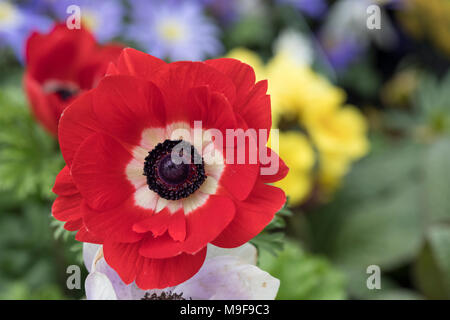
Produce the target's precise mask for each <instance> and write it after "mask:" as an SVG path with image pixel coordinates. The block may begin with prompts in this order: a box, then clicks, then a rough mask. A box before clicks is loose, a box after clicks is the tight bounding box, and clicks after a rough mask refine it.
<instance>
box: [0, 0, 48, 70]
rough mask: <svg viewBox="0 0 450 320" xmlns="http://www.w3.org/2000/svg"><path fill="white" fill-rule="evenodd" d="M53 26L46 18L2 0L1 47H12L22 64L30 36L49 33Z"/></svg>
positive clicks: (0, 12)
mask: <svg viewBox="0 0 450 320" xmlns="http://www.w3.org/2000/svg"><path fill="white" fill-rule="evenodd" d="M51 24H52V22H51V20H50V19H48V18H46V17H44V16H41V15H38V14H35V13H33V12H31V11H30V10H28V9H27V8H24V7H20V6H18V5H16V4H13V3H12V2H11V1H5V0H0V46H2V47H10V48H11V49H12V50H13V52H14V54H15V55H16V56H17V58H18V59H19V60H20V61H21V62H23V61H24V55H25V42H26V40H27V38H28V36H29V35H30V34H31V33H32V32H33V31H40V32H45V31H47V30H48V29H50V26H51Z"/></svg>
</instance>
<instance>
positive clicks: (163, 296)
mask: <svg viewBox="0 0 450 320" xmlns="http://www.w3.org/2000/svg"><path fill="white" fill-rule="evenodd" d="M141 300H186V299H185V298H183V293H180V294H177V293H172V292H171V291H169V292H167V293H166V292H164V291H163V292H161V294H160V295H157V294H156V293H152V294H150V292H146V293H145V295H144V297H143V298H142V299H141Z"/></svg>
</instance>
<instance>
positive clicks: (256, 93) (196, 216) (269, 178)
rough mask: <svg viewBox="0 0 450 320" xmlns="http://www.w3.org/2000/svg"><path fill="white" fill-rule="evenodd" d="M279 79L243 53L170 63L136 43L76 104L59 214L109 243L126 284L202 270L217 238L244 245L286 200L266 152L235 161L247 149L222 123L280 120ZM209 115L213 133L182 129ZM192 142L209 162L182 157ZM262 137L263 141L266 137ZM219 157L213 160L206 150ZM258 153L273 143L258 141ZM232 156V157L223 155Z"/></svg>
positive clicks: (69, 119) (70, 112)
mask: <svg viewBox="0 0 450 320" xmlns="http://www.w3.org/2000/svg"><path fill="white" fill-rule="evenodd" d="M266 90H267V81H260V82H258V83H255V74H254V72H253V70H252V68H251V67H249V66H248V65H246V64H244V63H241V62H239V61H237V60H234V59H216V60H209V61H206V62H175V63H171V64H167V63H165V62H163V61H162V60H159V59H157V58H155V57H152V56H150V55H147V54H144V53H141V52H139V51H136V50H133V49H125V50H124V51H123V52H122V54H121V56H120V58H119V60H118V63H117V64H116V65H111V66H110V68H109V69H108V73H107V76H106V77H105V78H103V79H102V80H101V81H100V83H99V85H98V86H97V87H96V88H95V89H93V90H91V91H88V92H87V93H85V94H83V95H81V96H80V97H78V98H77V99H76V100H74V101H73V103H72V104H71V105H70V106H69V107H68V108H67V109H66V110H65V111H64V113H63V115H62V116H61V121H60V124H59V142H60V147H61V151H62V154H63V157H64V159H65V161H66V167H65V168H64V169H63V170H62V171H61V172H60V174H59V175H58V177H57V179H56V182H55V186H54V189H53V190H54V192H55V193H56V194H57V195H58V198H57V199H56V201H55V203H54V205H53V215H54V217H55V218H56V219H58V220H62V221H66V224H65V227H66V229H68V230H78V232H77V235H76V239H77V240H79V241H84V242H91V243H98V244H102V245H103V254H104V257H105V260H106V261H107V263H108V265H110V266H111V267H112V268H113V269H115V270H116V271H117V273H118V274H119V276H120V277H121V278H122V280H123V281H124V282H125V283H131V282H133V281H135V282H136V284H137V285H138V286H139V287H140V288H142V289H152V288H166V287H170V286H174V285H177V284H179V283H181V282H183V281H185V280H187V279H189V278H190V277H192V276H193V275H194V274H195V273H196V272H197V271H198V270H199V268H200V267H201V265H202V264H203V262H204V259H205V255H206V250H207V244H208V243H212V244H214V245H216V246H219V247H223V248H232V247H237V246H240V245H242V244H244V243H246V242H248V241H249V240H250V239H252V238H253V237H255V236H256V235H257V234H258V233H259V232H261V231H262V230H263V229H264V227H265V226H267V225H268V224H269V222H270V221H271V220H272V219H273V217H274V214H275V213H276V212H277V211H278V210H279V209H280V208H281V207H282V206H283V204H284V203H285V200H286V199H285V195H284V192H283V191H282V190H281V189H279V188H276V187H273V186H270V185H268V183H271V182H275V181H278V180H280V179H282V178H283V177H284V176H285V175H286V174H287V171H288V169H287V167H286V166H285V165H284V163H283V161H282V160H281V159H279V158H278V156H276V155H275V154H274V152H272V151H271V150H270V149H268V148H267V147H265V144H266V142H267V139H265V140H264V141H263V143H262V146H263V147H259V149H264V150H262V151H264V152H266V153H269V154H271V155H272V156H273V158H274V159H276V161H277V162H278V163H279V166H278V167H277V170H275V171H274V172H273V173H272V174H270V175H267V174H262V171H261V170H262V169H263V168H264V167H266V168H267V163H266V164H263V163H262V161H260V159H258V161H256V162H255V163H251V162H250V161H244V163H236V161H231V162H230V161H228V157H227V155H228V154H229V153H230V152H232V151H233V152H234V151H236V150H235V147H234V146H232V145H228V144H223V145H221V144H220V143H219V142H218V141H217V140H216V139H214V138H213V137H212V136H211V134H210V131H209V130H210V129H214V130H217V131H218V132H221V133H222V134H223V136H225V135H226V131H227V130H228V129H233V130H238V129H243V130H247V129H254V130H256V131H258V130H267V131H269V130H270V127H271V116H270V98H269V96H268V95H267V94H266ZM196 121H201V123H202V129H201V131H200V136H201V138H202V139H201V142H200V143H198V141H195V139H192V137H190V136H178V135H175V136H174V133H175V132H177V130H178V129H187V130H188V131H189V130H191V129H192V128H194V127H195V122H196ZM180 142H183V143H184V144H185V145H187V146H188V150H191V151H192V154H191V156H192V159H193V158H194V157H195V156H197V157H198V156H199V159H200V161H198V162H195V161H194V162H192V163H175V162H174V161H173V158H171V156H170V155H171V152H172V151H173V149H174V148H175V146H177V145H178V144H179V143H180ZM256 145H258V144H256ZM211 151H214V152H212V154H214V156H215V157H216V160H217V159H218V160H219V161H207V160H206V159H205V158H204V157H205V155H206V154H211ZM256 151H257V152H259V151H261V150H256ZM224 159H227V160H226V161H223V160H224Z"/></svg>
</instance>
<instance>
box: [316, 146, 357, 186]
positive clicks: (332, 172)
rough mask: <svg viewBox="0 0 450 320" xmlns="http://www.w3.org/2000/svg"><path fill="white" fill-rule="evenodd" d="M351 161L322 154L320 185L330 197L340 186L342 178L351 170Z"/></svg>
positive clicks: (337, 156)
mask: <svg viewBox="0 0 450 320" xmlns="http://www.w3.org/2000/svg"><path fill="white" fill-rule="evenodd" d="M350 164H351V161H350V160H349V158H347V157H345V156H342V155H337V154H332V153H329V154H327V153H322V154H320V160H319V169H318V179H317V180H318V183H319V185H320V187H321V189H322V190H323V191H325V192H324V193H325V194H327V195H329V194H330V193H332V192H334V191H335V190H336V189H337V187H338V186H339V184H340V182H341V180H342V178H343V177H344V176H345V175H346V174H347V173H348V171H349V170H350Z"/></svg>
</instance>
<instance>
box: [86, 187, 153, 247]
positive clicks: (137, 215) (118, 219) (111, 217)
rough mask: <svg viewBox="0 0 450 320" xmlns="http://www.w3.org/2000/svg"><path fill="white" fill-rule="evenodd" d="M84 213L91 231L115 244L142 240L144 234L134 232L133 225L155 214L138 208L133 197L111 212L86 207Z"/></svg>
mask: <svg viewBox="0 0 450 320" xmlns="http://www.w3.org/2000/svg"><path fill="white" fill-rule="evenodd" d="M83 212H84V217H83V220H84V223H85V225H86V227H87V228H88V229H89V231H91V232H92V233H94V234H95V235H97V236H98V237H101V238H103V239H106V240H109V241H114V242H136V241H139V240H141V239H142V238H143V237H144V234H143V233H137V232H135V231H133V225H134V224H136V223H138V222H139V221H141V220H144V219H146V218H147V217H148V216H150V215H152V214H153V212H152V211H151V210H146V209H143V208H140V207H136V206H135V204H134V199H133V196H131V197H129V198H128V199H127V200H126V201H124V202H123V203H122V204H121V205H120V206H118V207H116V208H114V209H111V210H104V211H96V210H93V209H92V208H90V207H89V206H87V205H84V206H83Z"/></svg>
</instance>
